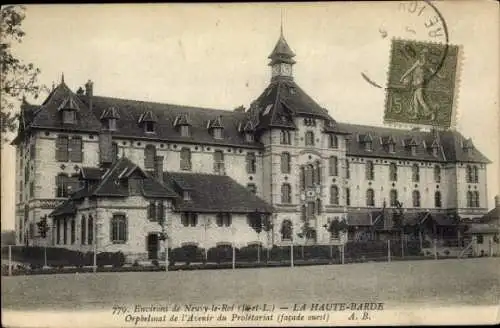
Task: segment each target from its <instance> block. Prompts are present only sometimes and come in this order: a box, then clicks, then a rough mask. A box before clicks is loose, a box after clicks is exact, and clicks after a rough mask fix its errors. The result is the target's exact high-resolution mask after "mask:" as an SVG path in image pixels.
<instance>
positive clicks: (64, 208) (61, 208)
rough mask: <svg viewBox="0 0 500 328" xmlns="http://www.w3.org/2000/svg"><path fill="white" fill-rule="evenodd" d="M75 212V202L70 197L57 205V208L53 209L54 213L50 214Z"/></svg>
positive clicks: (71, 213) (57, 214) (58, 214)
mask: <svg viewBox="0 0 500 328" xmlns="http://www.w3.org/2000/svg"><path fill="white" fill-rule="evenodd" d="M75 213H76V206H75V202H74V201H73V200H71V199H69V200H66V201H64V202H62V203H61V204H59V205H58V206H56V208H55V209H54V210H53V211H52V213H50V214H49V216H51V217H56V216H61V215H73V214H75Z"/></svg>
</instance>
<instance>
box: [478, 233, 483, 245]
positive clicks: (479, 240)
mask: <svg viewBox="0 0 500 328" xmlns="http://www.w3.org/2000/svg"><path fill="white" fill-rule="evenodd" d="M483 242H484V238H483V235H477V243H478V244H479V245H481V244H482V243H483Z"/></svg>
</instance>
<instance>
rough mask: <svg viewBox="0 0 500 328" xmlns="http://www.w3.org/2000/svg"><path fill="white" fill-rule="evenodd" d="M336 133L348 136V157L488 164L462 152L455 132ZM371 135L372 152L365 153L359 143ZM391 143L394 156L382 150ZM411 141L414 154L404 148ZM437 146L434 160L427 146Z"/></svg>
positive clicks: (364, 128)
mask: <svg viewBox="0 0 500 328" xmlns="http://www.w3.org/2000/svg"><path fill="white" fill-rule="evenodd" d="M338 126H339V129H341V130H343V131H347V132H349V133H350V136H348V138H349V142H348V144H347V147H348V148H347V155H348V156H360V157H379V158H393V159H411V160H418V161H422V160H424V161H434V162H435V161H438V162H477V163H490V161H489V160H488V159H487V158H486V157H485V156H484V155H483V154H482V153H481V152H480V151H479V150H477V149H475V148H474V149H472V150H471V152H470V153H469V152H468V151H467V150H465V149H463V147H462V146H461V145H462V141H463V140H465V138H464V137H463V136H462V134H460V132H457V131H439V132H438V133H437V134H436V132H428V131H417V130H403V129H396V128H386V127H376V126H369V125H356V124H348V123H338ZM368 134H370V135H372V136H373V139H372V151H367V150H366V149H365V147H364V145H363V143H362V142H360V141H361V140H362V139H363V138H364V136H366V135H368ZM389 136H390V137H391V138H392V139H393V140H394V141H395V149H394V151H395V152H394V153H390V152H389V151H388V150H387V148H386V147H384V146H385V145H384V141H385V140H387V138H388V137H389ZM408 140H409V141H411V140H414V141H415V144H416V145H417V151H416V153H415V154H412V153H411V152H410V151H409V150H408V148H407V147H405V146H404V145H407V143H408V142H409V141H408ZM433 144H434V145H437V146H438V147H439V150H438V152H437V157H435V156H434V154H433V152H432V150H431V146H432V145H433Z"/></svg>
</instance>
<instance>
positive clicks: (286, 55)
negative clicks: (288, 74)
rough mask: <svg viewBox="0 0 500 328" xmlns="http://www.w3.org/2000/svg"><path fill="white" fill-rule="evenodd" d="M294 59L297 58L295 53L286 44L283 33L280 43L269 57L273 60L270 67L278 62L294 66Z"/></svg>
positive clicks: (277, 43)
mask: <svg viewBox="0 0 500 328" xmlns="http://www.w3.org/2000/svg"><path fill="white" fill-rule="evenodd" d="M293 57H295V53H294V52H293V51H292V49H291V48H290V46H289V45H288V43H287V42H286V40H285V37H284V36H283V31H282V32H281V35H280V38H279V39H278V42H276V45H275V46H274V49H273V51H272V52H271V54H270V55H269V57H268V58H269V59H271V62H270V63H269V65H273V64H274V63H276V62H282V63H289V64H294V63H295V61H294V60H293V59H292V58H293Z"/></svg>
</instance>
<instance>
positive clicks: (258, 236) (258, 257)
mask: <svg viewBox="0 0 500 328" xmlns="http://www.w3.org/2000/svg"><path fill="white" fill-rule="evenodd" d="M257 238H258V240H259V243H258V244H257V263H260V233H258V234H257Z"/></svg>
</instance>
